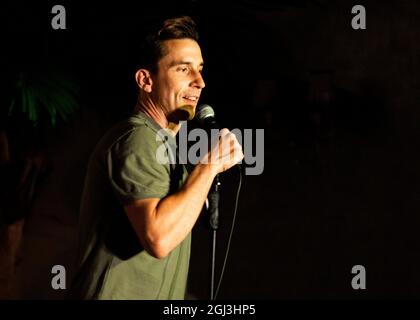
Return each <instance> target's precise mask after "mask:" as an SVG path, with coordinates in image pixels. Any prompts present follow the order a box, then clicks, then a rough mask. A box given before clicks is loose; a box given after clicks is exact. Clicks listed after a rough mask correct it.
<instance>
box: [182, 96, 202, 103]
mask: <svg viewBox="0 0 420 320" xmlns="http://www.w3.org/2000/svg"><path fill="white" fill-rule="evenodd" d="M182 98H183V99H184V100H185V101H188V102H189V103H192V104H196V103H197V102H198V98H199V97H198V96H184V97H182Z"/></svg>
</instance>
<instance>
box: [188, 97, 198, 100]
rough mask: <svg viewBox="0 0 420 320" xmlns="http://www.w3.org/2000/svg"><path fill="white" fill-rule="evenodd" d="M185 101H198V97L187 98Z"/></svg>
mask: <svg viewBox="0 0 420 320" xmlns="http://www.w3.org/2000/svg"><path fill="white" fill-rule="evenodd" d="M185 99H188V100H193V101H196V100H197V97H185Z"/></svg>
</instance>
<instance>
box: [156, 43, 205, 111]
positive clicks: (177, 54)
mask: <svg viewBox="0 0 420 320" xmlns="http://www.w3.org/2000/svg"><path fill="white" fill-rule="evenodd" d="M163 46H164V50H165V51H164V52H166V55H165V56H164V57H163V58H161V59H160V60H159V62H158V68H157V70H158V71H157V73H156V74H155V75H153V76H152V79H153V90H152V97H153V100H154V102H155V104H156V105H157V106H158V107H160V108H161V109H162V110H163V111H164V112H165V114H166V116H168V115H169V114H171V113H172V112H173V111H174V110H176V109H178V108H180V107H182V106H185V105H190V106H192V107H193V108H194V110H195V108H196V106H197V103H198V99H199V97H200V94H201V90H202V89H203V88H204V86H205V84H204V80H203V78H202V75H201V72H202V70H203V57H202V56H201V50H200V46H199V45H198V43H197V42H195V41H194V40H191V39H174V40H167V41H165V42H164V43H163Z"/></svg>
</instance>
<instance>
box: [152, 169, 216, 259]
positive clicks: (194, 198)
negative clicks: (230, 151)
mask: <svg viewBox="0 0 420 320" xmlns="http://www.w3.org/2000/svg"><path fill="white" fill-rule="evenodd" d="M215 175H216V172H215V170H214V168H212V165H201V164H199V165H197V166H196V167H195V168H194V169H193V171H192V172H191V173H190V175H189V176H188V178H187V179H186V181H185V182H184V185H183V186H182V187H181V189H180V190H179V191H177V192H175V193H174V194H172V195H170V196H168V197H165V198H163V199H162V200H160V201H159V202H158V204H157V206H156V208H155V210H154V213H153V214H152V215H151V219H150V221H148V223H147V224H148V226H149V230H151V232H152V234H153V235H154V236H153V237H154V239H158V240H156V242H158V243H159V248H160V250H161V251H162V252H166V253H169V252H170V251H172V250H173V249H174V248H175V247H176V246H177V245H178V244H179V243H181V242H182V240H184V239H185V237H186V236H187V235H188V233H189V232H190V231H191V229H192V228H193V226H194V224H195V222H196V221H197V219H198V216H199V215H200V212H201V210H202V207H203V204H204V201H205V199H206V197H207V194H208V192H209V190H210V187H211V184H212V182H213V179H214V177H215Z"/></svg>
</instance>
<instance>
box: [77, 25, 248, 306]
mask: <svg viewBox="0 0 420 320" xmlns="http://www.w3.org/2000/svg"><path fill="white" fill-rule="evenodd" d="M197 41H198V35H197V32H196V30H195V23H194V22H193V21H192V19H191V18H189V17H179V18H174V19H169V20H166V21H164V23H163V26H162V27H161V28H160V30H159V31H157V32H155V33H154V34H151V35H149V36H148V37H147V38H146V44H145V45H144V46H143V52H142V54H143V55H144V62H143V65H142V66H141V68H140V69H139V70H138V71H137V72H136V74H135V78H136V82H137V84H138V87H139V89H140V90H139V97H138V102H137V105H136V108H135V114H134V115H133V116H132V117H130V118H129V119H128V120H127V121H124V122H122V123H119V124H118V125H116V126H115V127H114V128H113V129H112V130H110V131H109V132H108V133H107V134H106V135H105V136H104V137H103V138H102V140H101V141H100V142H99V144H98V145H97V147H96V148H95V150H94V152H93V154H92V156H91V159H90V161H89V166H88V173H87V176H86V180H85V188H84V192H83V196H82V203H81V216H80V225H81V230H82V231H81V242H80V244H81V245H80V247H81V262H80V268H79V270H78V273H77V275H76V277H75V279H74V283H73V286H72V288H71V295H72V297H73V298H83V299H184V295H185V290H186V284H187V275H188V265H189V257H190V239H191V235H190V234H191V229H192V228H193V226H194V224H195V223H196V221H197V219H198V217H199V214H200V212H201V209H202V207H203V204H204V201H205V199H206V197H207V193H208V191H209V189H210V187H211V184H212V181H213V179H214V178H215V176H216V174H218V173H220V172H223V171H225V170H227V169H229V168H230V167H232V166H233V165H235V164H236V163H238V162H239V161H241V160H242V158H243V153H242V149H241V147H240V144H239V143H238V141H237V140H236V137H235V136H234V135H233V134H232V133H230V132H229V130H227V129H223V130H221V133H220V138H219V141H218V143H217V144H216V145H214V147H213V148H212V149H211V150H210V152H209V154H207V155H205V157H204V158H203V160H206V161H202V163H199V164H198V165H196V166H195V167H194V169H193V170H192V171H191V172H190V174H189V175H188V173H187V171H186V169H185V167H184V166H183V165H181V164H177V165H171V164H169V163H166V164H162V162H161V161H158V160H157V156H156V154H157V150H158V149H159V147H160V146H161V145H162V143H166V144H167V145H168V146H170V147H168V149H173V147H174V146H175V145H176V142H175V135H176V133H177V132H178V130H179V126H180V125H179V120H180V118H179V115H180V114H182V112H179V110H184V109H186V110H190V111H192V113H194V110H195V108H196V106H197V103H198V99H199V97H200V94H201V91H202V89H203V88H204V86H205V83H204V81H203V78H202V74H201V73H202V69H203V58H202V56H201V50H200V47H199V45H198V43H197ZM190 116H191V114H190ZM161 129H165V130H166V132H168V135H167V141H164V139H160V138H158V132H161ZM169 152H170V151H169Z"/></svg>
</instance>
